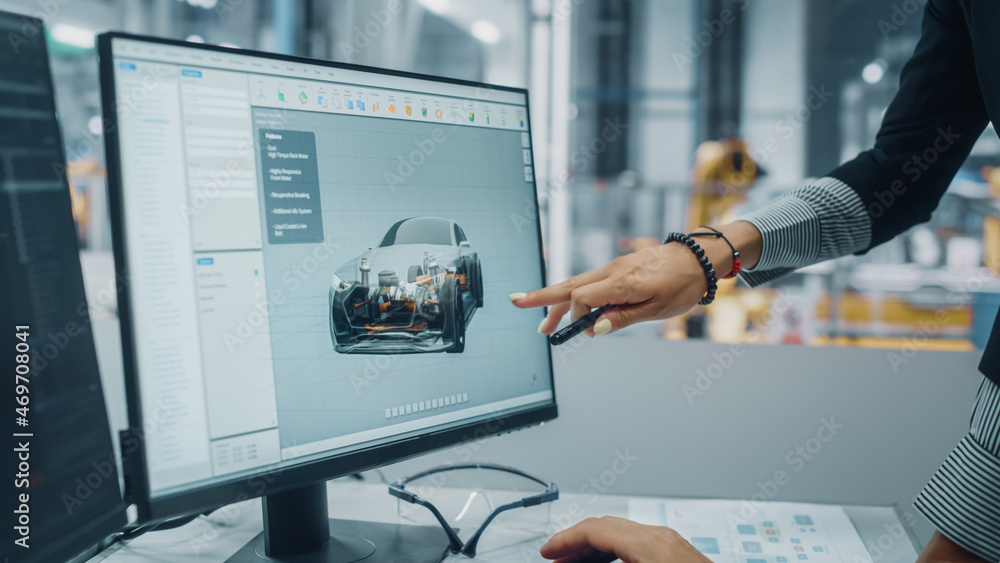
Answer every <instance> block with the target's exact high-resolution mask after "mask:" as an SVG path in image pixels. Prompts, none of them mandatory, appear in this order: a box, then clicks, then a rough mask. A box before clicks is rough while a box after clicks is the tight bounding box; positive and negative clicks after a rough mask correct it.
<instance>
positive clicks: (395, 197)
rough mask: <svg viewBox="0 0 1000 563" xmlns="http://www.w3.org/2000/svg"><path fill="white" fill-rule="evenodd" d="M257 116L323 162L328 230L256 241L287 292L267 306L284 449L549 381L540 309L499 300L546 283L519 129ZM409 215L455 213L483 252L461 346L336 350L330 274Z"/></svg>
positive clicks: (270, 283)
mask: <svg viewBox="0 0 1000 563" xmlns="http://www.w3.org/2000/svg"><path fill="white" fill-rule="evenodd" d="M288 124H291V125H288ZM254 128H255V137H259V133H260V130H261V129H272V128H274V129H281V128H285V129H287V130H295V131H309V132H312V133H314V134H315V136H316V151H317V158H316V160H317V163H318V167H319V181H320V197H321V203H322V217H323V234H324V238H325V241H324V242H323V243H306V244H269V243H267V242H265V245H264V264H265V276H266V283H267V289H268V294H269V295H274V291H275V290H279V291H280V295H281V297H282V299H281V303H277V302H276V300H274V299H272V304H273V306H274V308H273V310H272V312H271V315H270V330H271V345H272V349H273V361H274V367H275V390H276V396H277V402H278V417H279V425H280V432H281V443H282V447H290V446H294V445H299V444H306V443H310V442H314V441H318V440H324V439H328V438H333V437H337V436H342V435H345V434H351V433H354V432H359V431H363V430H370V429H375V428H380V427H383V426H387V425H391V424H396V423H399V422H404V421H407V420H414V419H417V418H420V417H425V416H432V415H435V414H441V413H445V412H453V411H458V410H461V409H464V408H469V407H473V406H477V405H484V404H489V403H493V402H496V401H500V400H504V399H510V398H515V397H519V396H523V395H527V394H531V393H536V392H539V391H546V390H550V389H551V380H550V377H549V363H548V352H547V343H546V341H545V339H544V338H543V337H541V336H539V335H538V333H537V327H538V324H539V322H540V321H541V319H542V312H541V311H540V310H535V311H522V310H519V309H516V308H515V307H513V306H512V305H511V304H510V301H509V299H508V298H507V295H508V294H510V293H512V292H515V291H527V290H531V289H535V288H537V287H539V286H540V284H541V282H542V273H541V260H540V257H539V252H540V249H539V245H538V239H537V231H536V229H537V225H536V224H535V223H534V221H535V220H536V219H535V217H536V215H535V214H534V211H533V209H534V205H535V203H534V202H535V195H534V187H533V185H532V183H531V182H528V181H526V180H525V170H524V169H525V162H524V159H525V157H524V147H523V146H522V136H521V131H505V130H500V129H491V128H480V127H463V126H458V125H446V124H441V123H424V122H410V121H402V120H396V119H379V118H374V117H360V116H351V115H336V114H316V113H310V114H308V115H307V116H304V115H303V114H302V112H289V111H283V110H273V109H255V110H254ZM421 147H423V148H421ZM402 161H410V162H412V163H419V164H418V165H415V166H412V167H411V166H410V165H409V164H405V165H403V168H400V163H401V162H402ZM387 172H388V173H391V174H396V175H397V176H396V183H394V184H393V183H391V181H390V180H389V179H388V178H387V175H386V174H387ZM400 179H401V180H402V181H399V180H400ZM262 200H263V194H262ZM263 212H264V206H262V214H263ZM417 216H432V217H444V218H448V219H453V220H455V221H456V222H457V223H458V224H459V225H460V226H461V227H462V229H463V230H464V231H465V233H466V235H467V237H468V240H469V242H470V244H471V245H472V249H473V250H474V251H475V252H477V253H478V255H479V260H480V263H481V264H482V271H483V285H484V294H485V297H484V306H483V307H482V308H481V309H478V310H477V312H476V314H475V316H474V318H473V319H472V320H471V321H470V322H469V324H468V327H467V332H466V348H465V352H463V353H460V354H446V353H425V354H403V355H370V354H340V353H337V352H336V351H334V349H333V342H332V339H331V336H330V330H329V322H330V321H329V302H328V295H329V289H330V283H331V280H332V276H333V274H334V272H335V271H337V270H339V269H340V268H341V267H342V266H344V264H345V263H356V262H357V261H356V258H357V257H358V256H359V255H360V254H361V253H363V252H365V251H366V250H367V249H368V248H369V247H377V246H378V245H379V243H380V242H381V240H382V238H383V237H384V236H385V233H386V231H387V230H388V229H389V228H390V227H391V226H392V225H393V224H394V223H396V222H397V221H399V220H402V219H406V218H409V217H417ZM262 219H263V217H262ZM264 224H266V221H265V222H264ZM266 240H267V237H265V241H266ZM320 247H322V248H320ZM422 258H423V257H422V253H421V254H420V256H415V257H414V259H413V263H414V264H416V263H419V262H420V261H421V260H422ZM397 273H398V274H399V275H400V277H405V275H406V272H405V271H403V272H397ZM374 274H375V272H373V275H374ZM435 405H436V406H435Z"/></svg>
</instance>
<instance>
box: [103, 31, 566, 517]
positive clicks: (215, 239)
mask: <svg viewBox="0 0 1000 563" xmlns="http://www.w3.org/2000/svg"><path fill="white" fill-rule="evenodd" d="M110 55H111V57H110V60H109V61H102V64H104V65H110V69H111V70H112V72H111V76H110V77H109V76H108V75H105V80H107V79H108V78H110V79H111V81H112V82H113V91H114V99H113V104H114V105H113V108H114V117H115V119H116V122H117V128H116V129H117V146H115V147H110V148H109V149H110V152H109V166H110V167H111V168H115V167H116V166H117V167H119V168H120V169H118V170H117V171H116V172H115V171H114V170H113V174H112V183H113V184H115V183H118V184H120V185H118V186H114V185H113V186H112V190H113V191H115V190H117V191H118V192H120V193H118V195H117V198H118V199H117V201H118V206H119V209H118V211H117V212H116V213H117V214H119V215H120V217H119V218H118V219H117V220H119V221H120V228H119V229H118V231H119V238H120V239H121V241H120V243H121V244H120V248H117V250H119V251H120V254H121V255H122V256H121V257H120V258H121V259H122V260H123V261H124V263H125V264H126V266H127V272H128V282H127V285H126V288H127V296H126V297H127V300H128V305H127V307H128V313H127V314H128V317H129V318H128V319H125V321H126V324H125V326H126V331H127V333H128V334H124V336H125V337H126V338H130V339H131V353H132V354H133V355H134V358H133V363H134V367H133V368H132V369H134V372H135V373H134V374H133V375H134V379H135V381H136V382H137V384H138V385H137V389H138V402H139V405H140V407H141V412H142V414H143V417H144V418H151V419H153V420H157V421H159V422H158V423H157V424H156V425H155V426H156V428H155V431H153V432H147V434H146V440H145V449H144V455H145V459H144V461H145V466H146V475H147V478H148V492H149V494H150V496H151V497H153V498H155V497H158V496H164V495H171V494H174V493H179V492H182V491H190V490H191V489H196V488H200V487H209V486H212V485H214V484H217V483H221V482H224V481H227V480H233V479H239V478H242V477H245V476H247V475H253V474H255V473H259V472H261V471H263V470H273V469H274V468H285V467H294V466H295V465H297V464H303V463H306V462H308V461H310V460H316V459H319V458H327V457H330V456H336V455H339V454H342V453H344V452H350V451H357V450H361V449H371V448H377V447H378V446H379V445H383V444H387V443H390V442H393V441H399V440H403V439H410V438H412V437H414V436H424V435H429V434H431V433H435V432H438V431H441V430H443V429H449V428H455V427H459V426H462V425H467V424H470V423H472V422H476V421H483V420H488V419H491V418H495V417H500V416H503V415H506V414H509V413H517V412H522V411H530V410H532V409H538V408H541V407H552V406H553V405H554V394H553V382H552V371H551V359H550V352H549V348H548V345H547V342H546V339H545V338H542V337H540V336H539V335H538V333H537V326H538V324H539V322H540V321H541V319H542V312H541V311H521V310H518V309H516V308H515V307H513V306H512V305H511V303H510V300H509V299H508V295H509V294H510V293H512V292H517V291H525V290H526V288H527V289H532V288H537V287H539V286H541V285H542V283H543V281H544V280H543V267H542V257H541V241H540V229H539V227H538V224H537V220H538V219H537V218H538V216H537V212H536V192H535V183H534V168H533V162H532V151H531V134H530V129H529V126H528V108H527V93H526V92H525V91H524V90H516V89H510V88H499V87H486V86H483V85H476V84H472V83H462V82H458V81H448V80H436V79H430V78H428V77H417V76H416V75H404V74H399V73H390V72H384V71H375V70H372V69H365V68H363V67H347V66H335V65H330V64H325V63H319V62H315V61H306V60H303V59H293V58H287V57H274V56H268V55H264V54H259V53H250V52H246V51H237V50H225V49H217V48H216V49H212V48H205V47H200V46H194V45H191V46H186V45H184V44H180V43H175V42H164V41H148V40H142V39H139V38H134V37H127V36H126V37H121V36H116V37H113V38H112V39H111V40H110ZM103 56H104V53H103V52H102V57H103ZM105 68H108V67H107V66H106V67H105ZM106 86H107V85H106ZM106 103H107V100H106ZM114 152H117V153H118V155H117V158H116V159H115V158H112V157H113V153H114ZM122 234H124V236H121V235H122ZM127 363H128V362H127ZM126 369H127V370H128V369H130V368H128V367H127V368H126ZM508 429H509V428H508ZM438 447H440V446H438ZM380 461H381V462H385V461H391V460H385V459H381V460H380ZM346 469H349V468H346V467H341V468H340V470H341V471H343V470H346Z"/></svg>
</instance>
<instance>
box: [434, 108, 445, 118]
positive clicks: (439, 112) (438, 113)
mask: <svg viewBox="0 0 1000 563" xmlns="http://www.w3.org/2000/svg"><path fill="white" fill-rule="evenodd" d="M442 115H444V114H443V113H441V110H440V109H436V110H434V117H436V118H438V119H441V116H442Z"/></svg>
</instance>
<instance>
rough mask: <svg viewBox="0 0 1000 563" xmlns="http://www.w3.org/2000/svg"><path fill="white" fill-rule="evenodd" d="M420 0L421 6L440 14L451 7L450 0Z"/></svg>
mask: <svg viewBox="0 0 1000 563" xmlns="http://www.w3.org/2000/svg"><path fill="white" fill-rule="evenodd" d="M419 2H420V5H421V6H423V7H424V8H427V9H428V10H430V11H432V12H434V13H435V14H437V15H439V16H440V15H443V14H444V13H445V12H447V11H448V10H450V9H451V2H450V1H449V0H419Z"/></svg>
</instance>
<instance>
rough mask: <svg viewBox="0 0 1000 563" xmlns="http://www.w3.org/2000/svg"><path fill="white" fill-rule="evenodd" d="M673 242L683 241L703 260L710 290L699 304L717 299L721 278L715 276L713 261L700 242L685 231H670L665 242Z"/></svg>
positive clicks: (702, 263)
mask: <svg viewBox="0 0 1000 563" xmlns="http://www.w3.org/2000/svg"><path fill="white" fill-rule="evenodd" d="M671 242H683V243H684V244H686V245H687V246H688V248H690V249H691V252H694V255H695V257H696V258H698V262H701V268H702V269H703V270H705V278H706V279H707V280H708V291H707V292H705V296H704V297H702V298H701V300H700V301H698V304H699V305H708V304H709V303H711V302H712V301H714V300H715V292H716V291H717V290H718V289H719V280H717V279H716V277H715V268H714V267H712V263H711V262H709V261H708V256H706V255H705V251H704V250H703V249H702V248H701V247H700V246H698V243H696V242H695V241H694V239H693V238H691V237H689V236H687V235H685V234H683V233H670V234H669V235H667V238H666V239H664V240H663V244H668V243H671Z"/></svg>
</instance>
